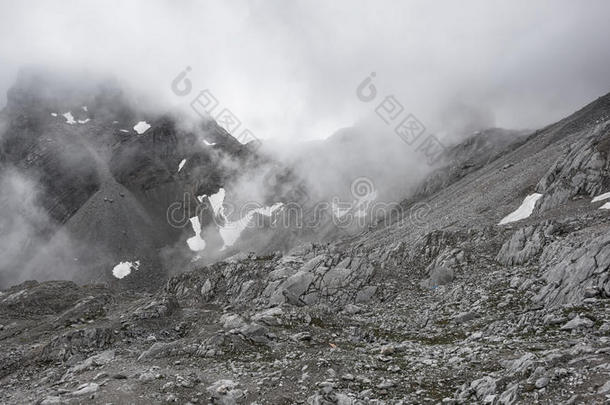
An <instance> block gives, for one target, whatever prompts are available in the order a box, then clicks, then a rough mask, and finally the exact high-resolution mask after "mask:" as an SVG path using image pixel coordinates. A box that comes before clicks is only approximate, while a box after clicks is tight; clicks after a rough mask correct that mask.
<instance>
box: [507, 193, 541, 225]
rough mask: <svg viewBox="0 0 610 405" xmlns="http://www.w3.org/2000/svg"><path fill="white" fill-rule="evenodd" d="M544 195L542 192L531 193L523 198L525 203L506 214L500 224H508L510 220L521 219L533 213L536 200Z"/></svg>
mask: <svg viewBox="0 0 610 405" xmlns="http://www.w3.org/2000/svg"><path fill="white" fill-rule="evenodd" d="M540 197H542V194H540V193H534V194H530V195H528V196H527V197H525V198H524V199H523V203H522V204H521V206H519V208H517V209H516V210H515V211H513V212H511V213H510V214H508V215H507V216H505V217H504V218H503V219H502V221H500V223H499V224H498V225H504V224H508V223H510V222H515V221H520V220H522V219H525V218H527V217H529V216H530V215H532V212H534V207H535V206H536V202H537V201H538V200H539V199H540Z"/></svg>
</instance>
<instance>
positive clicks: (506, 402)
mask: <svg viewBox="0 0 610 405" xmlns="http://www.w3.org/2000/svg"><path fill="white" fill-rule="evenodd" d="M518 399H519V384H518V383H512V384H510V385H509V386H508V387H507V388H506V390H504V392H502V394H500V397H499V398H498V403H499V404H501V405H513V404H515V403H516V402H517V400H518Z"/></svg>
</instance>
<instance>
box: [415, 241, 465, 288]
mask: <svg viewBox="0 0 610 405" xmlns="http://www.w3.org/2000/svg"><path fill="white" fill-rule="evenodd" d="M465 262H466V260H465V258H464V252H463V251H462V250H460V249H447V250H445V251H443V252H442V253H440V254H439V255H438V256H437V258H436V259H435V260H434V261H433V262H432V263H431V264H430V265H429V266H428V267H427V268H426V274H427V275H428V277H427V278H426V279H425V280H423V281H422V282H421V283H420V285H421V286H422V287H423V288H433V287H437V286H439V285H444V284H448V283H450V282H452V281H453V280H454V278H455V273H456V272H457V271H458V270H460V269H461V268H462V266H463V265H464V264H465Z"/></svg>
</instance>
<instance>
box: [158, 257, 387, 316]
mask: <svg viewBox="0 0 610 405" xmlns="http://www.w3.org/2000/svg"><path fill="white" fill-rule="evenodd" d="M374 275H375V269H374V266H373V265H372V264H371V263H369V262H368V260H367V258H366V257H351V256H347V257H338V256H336V255H332V254H329V253H328V252H325V253H319V254H315V255H314V252H313V251H310V252H308V253H307V254H306V255H303V256H292V255H288V256H285V257H283V258H280V259H273V260H271V261H269V260H264V259H263V260H257V259H256V258H254V259H242V260H238V261H233V260H230V261H226V262H221V263H218V264H215V265H212V266H209V267H206V268H203V269H200V270H198V271H196V272H193V273H190V274H182V275H179V276H176V277H173V278H171V279H170V280H169V281H168V283H167V286H166V288H165V291H166V292H167V293H168V294H172V295H174V296H175V297H176V298H177V299H178V300H179V302H187V303H193V302H195V303H203V302H217V303H227V302H228V303H232V304H239V305H246V304H248V303H254V304H257V305H263V306H267V305H271V306H276V305H281V304H284V303H287V304H290V305H296V306H304V305H315V304H326V305H330V306H332V307H343V306H344V305H346V304H348V303H352V304H353V303H362V302H368V301H369V300H370V299H371V298H372V297H373V295H374V294H375V292H376V291H377V287H376V286H374V285H373V284H372V282H371V281H372V279H373V277H374Z"/></svg>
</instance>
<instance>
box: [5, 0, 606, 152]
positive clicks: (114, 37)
mask: <svg viewBox="0 0 610 405" xmlns="http://www.w3.org/2000/svg"><path fill="white" fill-rule="evenodd" d="M609 12H610V3H608V2H606V1H590V2H586V4H582V3H580V2H573V1H534V2H510V1H505V2H489V1H469V2H459V3H456V2H450V1H445V2H427V1H410V2H395V1H387V2H385V1H335V2H330V3H329V2H324V1H315V0H310V1H294V2H292V1H291V2H286V1H281V0H274V1H222V2H219V1H188V2H169V1H157V2H150V1H130V2H124V1H97V2H79V1H64V0H62V1H20V2H9V1H2V2H1V3H0V55H2V63H1V64H0V93H2V97H4V93H5V92H6V89H7V88H8V87H9V86H10V85H11V83H12V82H13V81H14V79H15V76H16V72H17V70H18V69H19V68H20V67H21V66H23V65H26V64H39V65H43V66H49V67H53V68H66V67H69V68H71V69H84V70H91V71H95V72H102V73H103V74H111V75H115V76H116V77H117V78H119V80H121V81H123V82H124V84H126V85H128V86H130V87H133V88H134V89H136V90H137V91H138V94H141V99H140V101H141V103H142V104H151V105H163V106H165V105H167V106H169V105H175V106H178V107H185V108H188V102H186V101H185V100H184V99H181V98H179V97H177V96H176V95H174V94H173V93H172V92H171V91H170V89H169V83H170V82H171V80H172V79H173V78H174V77H175V76H176V74H178V72H180V71H181V70H183V69H184V68H185V67H186V66H191V67H192V72H191V79H192V82H193V86H194V87H195V88H196V89H203V88H209V89H210V90H212V91H213V93H214V94H215V95H216V96H217V97H218V99H219V100H220V101H221V103H222V104H223V105H224V106H227V107H228V108H230V109H231V110H232V111H234V112H235V113H236V114H237V115H238V116H239V118H240V119H241V120H242V121H243V122H244V124H245V125H247V126H248V127H249V128H250V129H252V131H253V132H255V133H256V135H257V136H258V137H260V138H280V139H284V140H287V139H289V140H291V141H292V140H303V139H316V138H317V139H319V138H326V137H328V136H329V135H330V134H332V133H333V132H335V131H336V130H337V129H339V128H342V127H345V126H350V125H353V124H354V123H356V122H359V121H360V120H362V119H366V118H367V117H369V116H370V115H371V114H373V112H372V109H371V106H370V105H366V104H363V103H362V102H361V101H360V100H358V99H357V98H356V97H355V88H356V86H357V85H358V83H360V81H361V80H362V79H363V78H364V77H365V76H366V75H368V74H369V73H371V72H376V74H377V85H378V87H379V88H380V89H381V90H382V91H383V92H384V93H385V94H393V95H395V97H396V98H397V99H398V100H400V102H401V103H402V104H403V105H404V106H405V108H406V109H407V110H409V111H410V112H412V113H414V114H415V115H417V116H418V117H419V118H420V119H421V120H422V121H423V122H425V124H426V126H427V127H428V129H429V130H431V131H433V132H440V131H444V130H453V129H454V127H457V129H458V130H470V129H472V128H473V127H476V126H478V125H485V126H490V125H494V126H501V127H510V128H536V127H540V126H542V125H544V124H547V123H550V122H552V121H554V120H556V119H559V118H561V117H563V116H565V115H566V114H568V113H570V112H572V111H573V110H575V109H577V108H578V107H580V106H582V105H584V104H586V103H587V102H589V101H591V100H592V99H594V98H596V97H597V96H599V95H602V94H604V93H605V92H607V91H609V90H610V79H608V76H607V71H608V69H607V67H608V64H609V61H610V47H608V45H607V40H608V35H607V16H608V15H609V14H610V13H609ZM2 103H3V102H2ZM464 112H467V113H468V114H470V115H469V116H470V117H472V120H474V122H475V124H474V125H473V124H471V123H470V122H464V120H465V118H464V116H463V114H464ZM466 121H468V120H467V119H466Z"/></svg>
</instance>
